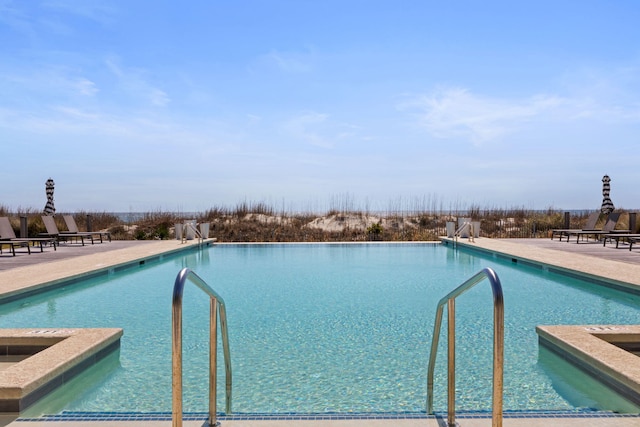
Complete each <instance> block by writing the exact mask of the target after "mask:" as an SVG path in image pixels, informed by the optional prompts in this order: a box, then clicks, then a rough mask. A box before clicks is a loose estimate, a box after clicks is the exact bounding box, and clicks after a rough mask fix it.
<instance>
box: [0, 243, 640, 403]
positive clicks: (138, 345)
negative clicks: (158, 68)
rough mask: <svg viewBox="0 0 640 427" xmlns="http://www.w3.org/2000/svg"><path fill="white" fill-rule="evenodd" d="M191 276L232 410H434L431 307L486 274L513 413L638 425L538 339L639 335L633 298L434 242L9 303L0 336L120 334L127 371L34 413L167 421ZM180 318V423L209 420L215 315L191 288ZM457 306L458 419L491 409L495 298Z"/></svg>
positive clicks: (291, 258)
mask: <svg viewBox="0 0 640 427" xmlns="http://www.w3.org/2000/svg"><path fill="white" fill-rule="evenodd" d="M183 267H190V268H192V269H193V270H194V271H195V272H196V273H197V274H198V275H200V276H201V277H203V278H204V279H205V280H206V281H207V282H208V283H209V285H210V286H212V287H213V288H214V289H215V290H216V291H217V292H219V293H220V294H221V295H222V296H223V297H224V299H225V302H226V304H227V314H228V319H229V334H230V341H231V356H232V364H233V370H234V391H233V393H234V400H233V410H234V412H264V413H278V412H280V413H282V412H305V413H309V412H311V413H318V412H389V411H408V412H413V411H424V409H425V399H426V395H425V390H426V375H427V372H426V371H427V369H426V367H427V361H428V351H429V350H428V349H429V345H430V342H431V333H432V330H433V320H434V315H435V314H434V312H435V306H436V303H437V302H438V300H439V299H440V298H441V297H442V296H444V295H445V294H446V293H447V292H448V291H450V290H451V289H452V288H453V287H455V286H457V285H458V284H460V283H462V282H463V281H464V280H466V279H467V278H468V277H470V276H471V275H473V274H474V273H476V272H477V271H479V270H480V269H482V268H484V267H492V268H494V269H495V270H496V272H497V273H498V275H499V276H500V279H501V281H502V285H503V289H504V294H505V340H506V341H505V375H504V383H505V391H504V398H505V402H504V408H505V409H506V410H528V409H533V410H538V409H560V410H572V409H577V408H582V407H594V408H599V409H609V410H616V411H632V412H638V409H637V408H634V407H633V406H631V405H629V404H626V403H625V402H624V401H623V400H622V399H620V398H619V397H617V396H615V395H612V394H611V393H609V392H608V391H606V390H604V389H603V388H601V387H599V386H598V385H597V384H591V383H590V382H589V381H590V380H589V378H588V377H585V376H583V375H582V374H581V373H580V372H575V373H571V374H570V375H565V373H566V372H568V371H567V368H566V367H563V365H562V361H561V360H557V358H555V356H553V355H552V354H548V352H545V351H539V350H538V345H537V335H536V333H535V325H538V324H625V323H634V322H635V321H636V320H637V310H638V308H639V307H640V298H639V297H638V296H634V295H629V294H626V293H623V292H619V291H615V290H610V289H606V288H603V287H601V286H598V285H595V284H590V283H587V282H583V281H580V280H577V279H573V278H568V277H562V276H558V275H556V274H553V273H550V272H546V271H542V270H538V269H534V268H531V267H526V266H521V265H516V264H513V263H511V262H509V261H505V260H502V259H499V258H493V257H488V256H484V255H482V254H476V253H470V252H465V251H463V250H456V249H452V248H448V247H444V246H441V245H433V244H400V245H399V244H358V245H351V244H331V245H329V244H327V245H302V244H300V245H216V246H214V247H212V248H210V249H205V250H202V251H197V252H190V253H188V254H187V255H185V256H182V257H174V258H170V259H168V260H165V261H163V262H156V263H147V264H145V265H144V266H139V267H135V268H131V269H128V270H126V271H123V272H119V273H111V274H109V275H108V276H107V275H105V276H102V277H97V278H94V279H91V280H88V281H86V282H79V283H75V284H73V285H69V286H67V287H64V288H61V289H57V290H55V291H51V292H47V293H45V294H42V295H38V296H35V297H32V298H29V299H27V300H19V301H15V302H13V303H9V304H5V305H3V307H1V308H0V327H5V328H6V327H38V328H44V327H56V328H57V327H65V328H77V327H123V328H124V334H125V335H124V337H123V339H122V348H121V351H120V354H119V358H118V357H117V356H118V355H115V357H111V358H108V359H106V360H104V361H103V362H101V363H100V365H99V366H96V367H95V368H94V369H92V370H91V371H90V372H88V373H87V374H86V375H83V376H82V377H79V378H77V379H76V380H74V381H73V382H72V384H69V385H68V386H67V388H66V389H63V390H60V391H59V392H57V393H54V395H52V396H51V397H50V398H48V399H47V400H46V401H44V402H42V403H41V404H39V405H37V406H35V407H34V408H33V409H32V410H31V411H30V412H31V413H36V412H37V413H51V412H55V411H59V410H62V409H66V410H75V411H101V412H102V411H170V409H171V332H170V331H171V324H170V322H171V293H172V287H173V282H174V280H175V276H176V274H177V272H178V271H179V270H180V269H181V268H183ZM184 304H185V308H184V351H185V355H184V382H185V387H184V399H185V404H184V409H185V411H189V412H194V411H200V412H201V411H205V410H206V408H207V403H206V400H207V361H208V354H207V350H208V308H209V302H208V299H207V298H206V297H205V296H204V294H202V293H201V292H200V291H199V290H197V289H196V288H195V287H187V288H186V289H185V295H184ZM456 306H457V319H458V320H457V334H458V341H457V365H458V378H457V389H458V392H457V405H458V408H459V409H461V410H465V409H466V410H486V409H489V408H490V405H491V403H490V402H491V356H492V351H491V349H492V347H491V339H492V323H491V319H492V297H491V290H490V289H489V287H488V286H479V287H476V288H474V289H473V290H471V291H470V292H468V293H467V294H465V295H464V296H463V297H461V298H460V299H459V300H458V302H457V304H456ZM441 341H446V340H441ZM440 350H441V351H442V352H443V354H442V355H439V356H438V365H437V367H436V387H435V391H436V396H435V408H436V409H437V410H443V409H444V408H445V407H446V400H445V399H446V391H445V387H446V372H445V356H444V350H445V344H444V343H441V346H440ZM219 375H220V378H222V377H223V373H222V372H220V374H219ZM79 391H82V392H81V393H80V392H79ZM71 396H73V397H74V398H72V399H70V397H71ZM219 396H220V398H222V397H221V396H222V393H219ZM219 405H220V407H221V408H222V407H224V406H223V403H222V401H221V402H220V403H219Z"/></svg>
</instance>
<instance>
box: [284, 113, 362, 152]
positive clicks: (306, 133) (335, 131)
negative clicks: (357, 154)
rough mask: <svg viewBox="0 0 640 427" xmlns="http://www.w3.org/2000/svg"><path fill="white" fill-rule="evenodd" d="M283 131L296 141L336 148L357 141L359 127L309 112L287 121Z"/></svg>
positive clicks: (322, 114) (326, 115) (327, 115)
mask: <svg viewBox="0 0 640 427" xmlns="http://www.w3.org/2000/svg"><path fill="white" fill-rule="evenodd" d="M282 129H283V131H284V132H285V133H286V134H287V135H288V136H289V137H290V138H292V139H293V140H295V141H300V142H304V143H306V144H310V145H314V146H316V147H322V148H334V147H335V146H336V144H337V143H339V142H342V141H347V140H349V139H355V138H356V137H357V130H358V127H357V126H354V125H350V124H347V123H342V122H338V121H335V120H332V119H331V117H330V116H329V114H326V113H318V112H315V111H307V112H304V113H302V114H300V115H297V116H295V117H292V118H290V119H289V120H287V121H286V122H285V123H284V124H283V125H282Z"/></svg>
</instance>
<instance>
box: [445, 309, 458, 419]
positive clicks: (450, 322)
mask: <svg viewBox="0 0 640 427" xmlns="http://www.w3.org/2000/svg"><path fill="white" fill-rule="evenodd" d="M447 359H448V363H447V365H448V369H447V423H448V424H449V427H455V425H456V300H455V299H454V298H451V299H450V300H449V301H448V302H447Z"/></svg>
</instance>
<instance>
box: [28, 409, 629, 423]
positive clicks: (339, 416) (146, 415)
mask: <svg viewBox="0 0 640 427" xmlns="http://www.w3.org/2000/svg"><path fill="white" fill-rule="evenodd" d="M446 417H447V414H446V413H445V412H436V413H435V414H433V415H429V414H426V413H424V412H373V413H351V414H349V413H279V414H263V413H239V414H233V415H225V414H219V415H218V417H217V419H218V421H335V420H411V419H416V420H422V419H424V420H427V419H446ZM171 418H172V415H171V413H170V412H62V413H61V414H56V415H44V416H42V417H38V418H18V419H17V420H16V421H17V422H20V421H22V422H31V421H35V422H64V421H66V422H68V421H85V422H86V421H106V422H116V421H171ZM490 418H491V412H489V411H481V412H465V411H460V412H457V413H456V419H490ZM503 418H507V419H508V418H511V419H553V418H560V419H567V418H635V419H640V414H618V413H614V412H606V411H593V410H584V411H553V410H549V411H505V412H504V414H503ZM182 419H183V421H206V420H207V419H208V414H207V413H203V412H195V413H185V414H183V417H182Z"/></svg>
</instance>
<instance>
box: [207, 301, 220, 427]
mask: <svg viewBox="0 0 640 427" xmlns="http://www.w3.org/2000/svg"><path fill="white" fill-rule="evenodd" d="M209 301H210V303H209V305H210V307H211V308H210V310H209V312H210V313H211V314H210V316H209V425H210V426H215V425H216V400H217V395H218V393H217V384H218V369H217V366H218V351H217V350H218V301H217V300H216V299H215V298H211V299H210V300H209Z"/></svg>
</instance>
